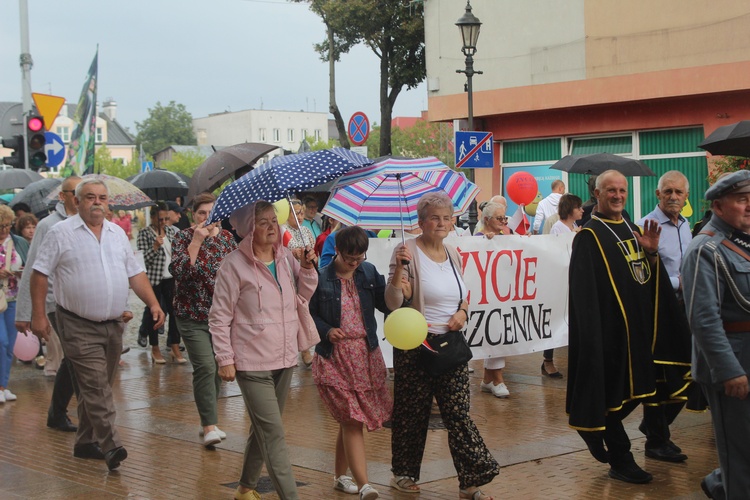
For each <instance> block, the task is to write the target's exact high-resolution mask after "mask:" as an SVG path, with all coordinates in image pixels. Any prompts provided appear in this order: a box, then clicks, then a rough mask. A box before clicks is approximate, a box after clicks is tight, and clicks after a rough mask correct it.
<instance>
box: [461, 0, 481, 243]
mask: <svg viewBox="0 0 750 500" xmlns="http://www.w3.org/2000/svg"><path fill="white" fill-rule="evenodd" d="M456 26H458V29H459V30H460V31H461V41H462V42H463V46H462V47H461V52H463V53H464V56H466V68H465V69H457V70H456V73H463V74H465V75H466V87H465V90H466V92H467V93H468V98H469V99H468V100H469V115H468V128H469V131H473V130H474V96H473V88H472V85H471V79H472V77H473V76H474V75H481V74H482V72H481V71H474V54H476V52H477V40H479V28H480V26H482V22H481V21H480V20H479V19H478V18H477V16H475V15H474V14H472V13H471V2H470V1H469V0H466V12H464V15H463V16H461V18H460V19H459V20H458V21H456ZM466 177H467V178H468V179H469V180H470V181H472V182H474V170H473V169H469V172H468V175H467V176H466ZM476 225H477V202H476V200H474V201H472V202H471V205H470V206H469V229H471V232H472V233H473V232H474V227H475V226H476Z"/></svg>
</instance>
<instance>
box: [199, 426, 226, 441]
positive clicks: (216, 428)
mask: <svg viewBox="0 0 750 500" xmlns="http://www.w3.org/2000/svg"><path fill="white" fill-rule="evenodd" d="M214 432H215V433H216V434H218V435H219V437H220V438H221V439H226V438H227V433H226V432H224V431H222V430H221V429H219V426H218V425H214ZM203 434H204V432H203V427H201V430H199V431H198V435H199V436H200V437H203Z"/></svg>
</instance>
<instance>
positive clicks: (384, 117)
mask: <svg viewBox="0 0 750 500" xmlns="http://www.w3.org/2000/svg"><path fill="white" fill-rule="evenodd" d="M294 1H298V2H299V1H307V2H308V3H309V4H310V9H311V10H312V11H313V12H315V13H316V14H318V15H319V16H320V17H321V18H322V19H323V22H324V23H325V24H326V27H327V30H328V40H326V41H325V42H324V43H321V44H318V45H316V47H315V50H316V51H318V52H319V53H320V54H321V58H322V59H323V60H326V61H330V60H331V59H333V60H334V61H336V60H338V59H339V56H340V55H341V54H342V53H346V52H348V51H349V49H350V48H351V47H353V46H354V45H356V44H358V43H364V44H365V45H366V46H367V47H369V48H370V49H371V50H372V51H373V53H374V54H375V55H376V56H377V57H378V58H379V59H380V90H379V94H380V122H381V124H382V125H381V131H380V143H379V148H378V149H379V151H380V154H390V153H391V118H392V116H393V106H394V105H395V103H396V99H397V98H398V96H399V94H400V93H401V92H402V91H403V90H404V89H412V88H415V87H416V86H417V85H419V83H420V82H422V81H423V80H424V79H425V76H426V66H425V51H424V13H423V11H422V10H421V9H420V8H418V7H415V5H416V4H414V3H412V2H404V1H401V0H382V1H379V2H373V1H371V0H294ZM331 83H332V84H333V80H332V81H331ZM339 133H341V132H339Z"/></svg>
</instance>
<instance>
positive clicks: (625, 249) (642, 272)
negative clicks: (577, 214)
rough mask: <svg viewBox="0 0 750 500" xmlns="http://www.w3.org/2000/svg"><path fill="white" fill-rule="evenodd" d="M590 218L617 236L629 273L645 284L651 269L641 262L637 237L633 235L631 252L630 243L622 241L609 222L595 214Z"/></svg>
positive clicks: (649, 276)
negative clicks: (633, 250) (633, 245)
mask: <svg viewBox="0 0 750 500" xmlns="http://www.w3.org/2000/svg"><path fill="white" fill-rule="evenodd" d="M591 218H592V219H594V220H596V221H599V222H601V223H602V225H603V226H604V227H606V228H607V229H609V232H611V233H612V234H613V235H614V237H615V238H617V241H618V242H619V244H618V247H619V248H620V250H621V251H622V253H623V255H624V257H625V261H626V262H627V264H628V267H629V268H630V274H632V275H633V279H634V280H635V281H637V282H638V283H639V284H641V285H645V284H646V282H647V281H648V280H649V278H651V270H650V269H647V268H646V265H645V264H644V262H643V259H642V257H641V246H640V245H639V244H638V238H635V237H633V242H634V243H635V252H634V253H633V252H631V251H630V249H631V245H629V244H626V243H625V242H624V241H622V239H620V237H619V236H618V235H617V233H616V232H615V230H614V229H612V228H611V227H609V224H607V223H606V222H604V221H603V220H601V219H600V218H599V217H597V216H596V215H592V216H591ZM623 223H624V224H627V222H625V221H623Z"/></svg>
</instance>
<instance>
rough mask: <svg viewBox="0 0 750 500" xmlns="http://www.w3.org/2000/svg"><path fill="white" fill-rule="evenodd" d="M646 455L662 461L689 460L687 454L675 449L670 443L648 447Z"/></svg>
mask: <svg viewBox="0 0 750 500" xmlns="http://www.w3.org/2000/svg"><path fill="white" fill-rule="evenodd" d="M646 456H647V457H648V458H653V459H654V460H661V461H662V462H684V461H685V460H687V455H685V454H684V453H678V452H676V451H674V450H673V449H672V447H671V446H669V445H668V444H665V445H664V446H659V447H658V448H646Z"/></svg>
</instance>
